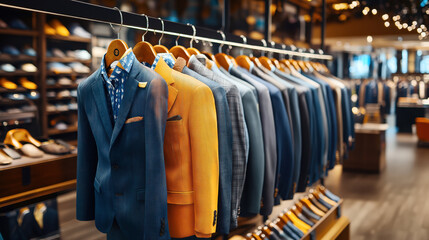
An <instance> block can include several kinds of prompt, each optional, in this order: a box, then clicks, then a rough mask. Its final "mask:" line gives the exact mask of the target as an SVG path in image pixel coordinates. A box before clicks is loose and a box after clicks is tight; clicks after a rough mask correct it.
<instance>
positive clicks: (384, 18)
mask: <svg viewBox="0 0 429 240" xmlns="http://www.w3.org/2000/svg"><path fill="white" fill-rule="evenodd" d="M381 18H382V19H383V20H384V21H386V20H387V19H389V15H388V14H387V13H385V14H383V16H381Z"/></svg>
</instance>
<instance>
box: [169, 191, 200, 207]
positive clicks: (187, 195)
mask: <svg viewBox="0 0 429 240" xmlns="http://www.w3.org/2000/svg"><path fill="white" fill-rule="evenodd" d="M167 203H168V204H177V205H188V204H193V203H194V191H189V192H172V191H168V192H167Z"/></svg>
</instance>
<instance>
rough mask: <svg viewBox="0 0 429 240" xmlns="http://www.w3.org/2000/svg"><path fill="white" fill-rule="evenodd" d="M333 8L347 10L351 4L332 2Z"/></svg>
mask: <svg viewBox="0 0 429 240" xmlns="http://www.w3.org/2000/svg"><path fill="white" fill-rule="evenodd" d="M332 8H333V9H334V10H337V11H340V10H347V9H349V4H347V3H335V4H332Z"/></svg>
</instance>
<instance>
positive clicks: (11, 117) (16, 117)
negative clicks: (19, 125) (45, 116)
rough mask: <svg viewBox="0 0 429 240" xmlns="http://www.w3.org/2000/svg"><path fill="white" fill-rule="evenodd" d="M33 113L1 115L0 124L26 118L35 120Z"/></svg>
mask: <svg viewBox="0 0 429 240" xmlns="http://www.w3.org/2000/svg"><path fill="white" fill-rule="evenodd" d="M35 117H36V113H35V112H20V113H2V114H0V122H7V121H11V120H21V119H27V118H35Z"/></svg>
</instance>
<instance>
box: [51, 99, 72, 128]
mask: <svg viewBox="0 0 429 240" xmlns="http://www.w3.org/2000/svg"><path fill="white" fill-rule="evenodd" d="M55 108H56V109H57V111H60V112H65V111H68V110H69V107H68V106H67V104H61V103H60V104H57V105H56V106H55ZM52 125H55V124H52Z"/></svg>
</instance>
